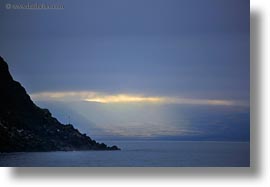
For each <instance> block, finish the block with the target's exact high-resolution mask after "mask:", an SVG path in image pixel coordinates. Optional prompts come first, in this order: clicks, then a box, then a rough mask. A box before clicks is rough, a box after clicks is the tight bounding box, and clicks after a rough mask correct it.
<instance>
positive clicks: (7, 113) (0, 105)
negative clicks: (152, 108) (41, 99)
mask: <svg viewBox="0 0 270 187" xmlns="http://www.w3.org/2000/svg"><path fill="white" fill-rule="evenodd" d="M71 150H119V148H118V147H116V146H113V147H108V146H107V145H105V144H103V143H101V144H100V143H97V142H96V141H94V140H92V139H91V138H90V137H88V136H86V135H85V134H81V133H80V132H79V131H78V130H77V129H75V128H74V127H73V126H72V125H63V124H61V123H60V122H59V121H58V120H57V119H56V118H54V117H52V115H51V113H50V111H49V110H48V109H41V108H39V107H38V106H36V105H35V104H34V103H33V101H32V100H31V98H30V97H29V95H28V94H27V93H26V91H25V89H24V88H23V87H22V86H21V84H20V83H19V82H16V81H14V80H13V78H12V76H11V75H10V73H9V70H8V65H7V63H6V62H5V61H4V59H3V58H2V57H0V152H19V151H71Z"/></svg>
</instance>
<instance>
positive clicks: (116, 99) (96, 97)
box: [31, 91, 248, 106]
mask: <svg viewBox="0 0 270 187" xmlns="http://www.w3.org/2000/svg"><path fill="white" fill-rule="evenodd" d="M31 98H32V99H33V100H43V101H46V100H54V101H87V102H96V103H103V104H109V103H167V104H186V105H221V106H248V104H246V103H244V102H242V101H234V100H222V99H220V100H219V99H194V98H181V97H165V96H143V95H134V94H105V93H100V92H91V91H81V92H80V91H79V92H41V93H34V94H31Z"/></svg>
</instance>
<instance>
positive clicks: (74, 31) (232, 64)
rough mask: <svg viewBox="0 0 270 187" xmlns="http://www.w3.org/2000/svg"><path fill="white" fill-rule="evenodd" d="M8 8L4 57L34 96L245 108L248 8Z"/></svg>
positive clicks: (211, 4) (180, 3)
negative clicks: (226, 104)
mask: <svg viewBox="0 0 270 187" xmlns="http://www.w3.org/2000/svg"><path fill="white" fill-rule="evenodd" d="M10 2H11V1H1V3H0V4H1V11H0V22H1V29H0V42H1V45H0V52H1V56H3V57H4V58H5V60H6V61H7V62H8V63H9V66H10V69H11V72H12V74H13V76H14V77H15V79H16V80H19V81H20V82H21V83H22V84H23V85H24V86H25V87H26V89H27V91H28V92H29V93H31V94H42V93H44V92H46V93H50V94H55V93H59V92H60V93H70V92H73V93H75V94H74V95H73V96H75V97H80V98H81V93H82V92H89V93H95V94H96V95H95V96H91V98H90V99H89V98H83V99H84V100H86V99H88V100H91V99H92V100H94V99H95V100H96V101H97V100H99V101H101V100H102V99H103V101H104V99H107V100H108V99H111V100H112V99H114V101H115V100H117V99H118V100H119V95H120V94H125V97H127V98H128V97H129V100H131V99H133V100H138V98H135V99H134V97H133V98H131V99H130V97H131V96H130V95H132V96H133V95H140V96H142V95H143V96H144V97H151V98H156V97H158V98H162V99H163V98H166V99H167V100H169V99H168V98H173V99H170V101H177V102H173V103H178V104H179V98H180V101H181V102H180V104H181V103H184V104H188V102H190V103H191V104H196V103H197V104H200V103H203V102H205V103H206V104H207V102H208V101H209V100H210V101H209V102H210V103H211V102H216V100H218V101H219V102H234V103H240V104H241V105H245V106H246V105H248V103H249V71H250V69H249V47H250V46H249V34H250V32H249V12H250V9H249V1H247V0H204V1H201V0H92V1H87V0H85V1H82V0H80V1H62V2H61V1H42V2H43V3H48V4H61V5H64V9H63V10H12V9H10V10H6V9H5V4H6V3H10ZM22 2H23V1H12V4H16V3H17V4H19V3H21V4H22ZM25 2H26V1H25ZM28 2H30V3H36V1H28ZM55 2H57V3H55ZM100 94H101V95H102V96H100ZM101 97H102V98H101ZM64 98H66V97H64ZM181 98H182V100H181ZM183 98H185V99H184V100H183ZM144 99H145V98H144ZM107 100H106V101H107ZM167 100H166V101H167ZM144 101H147V99H145V100H144ZM247 127H248V126H246V128H247Z"/></svg>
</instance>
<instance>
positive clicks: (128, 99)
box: [85, 94, 164, 103]
mask: <svg viewBox="0 0 270 187" xmlns="http://www.w3.org/2000/svg"><path fill="white" fill-rule="evenodd" d="M85 101H89V102H98V103H136V102H152V103H155V102H162V101H164V99H163V98H160V97H143V96H133V95H125V94H119V95H109V96H99V97H93V98H87V99H85Z"/></svg>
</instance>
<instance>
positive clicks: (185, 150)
mask: <svg viewBox="0 0 270 187" xmlns="http://www.w3.org/2000/svg"><path fill="white" fill-rule="evenodd" d="M105 143H107V144H109V145H117V146H119V147H120V148H121V149H122V150H121V151H73V152H34V153H0V166H14V167H20V166H57V167H61V166H79V167H87V166H96V167H98V166H101V167H112V166H113V167H114V166H116V167H117V166H119V167H120V166H131V167H141V166H145V167H155V166H156V167H163V166H170V167H171V166H172V167H173V166H177V167H181V166H228V167H232V166H234V167H235V166H236V167H237V166H240V167H249V164H250V155H249V152H250V148H249V143H246V142H184V141H115V142H105Z"/></svg>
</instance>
